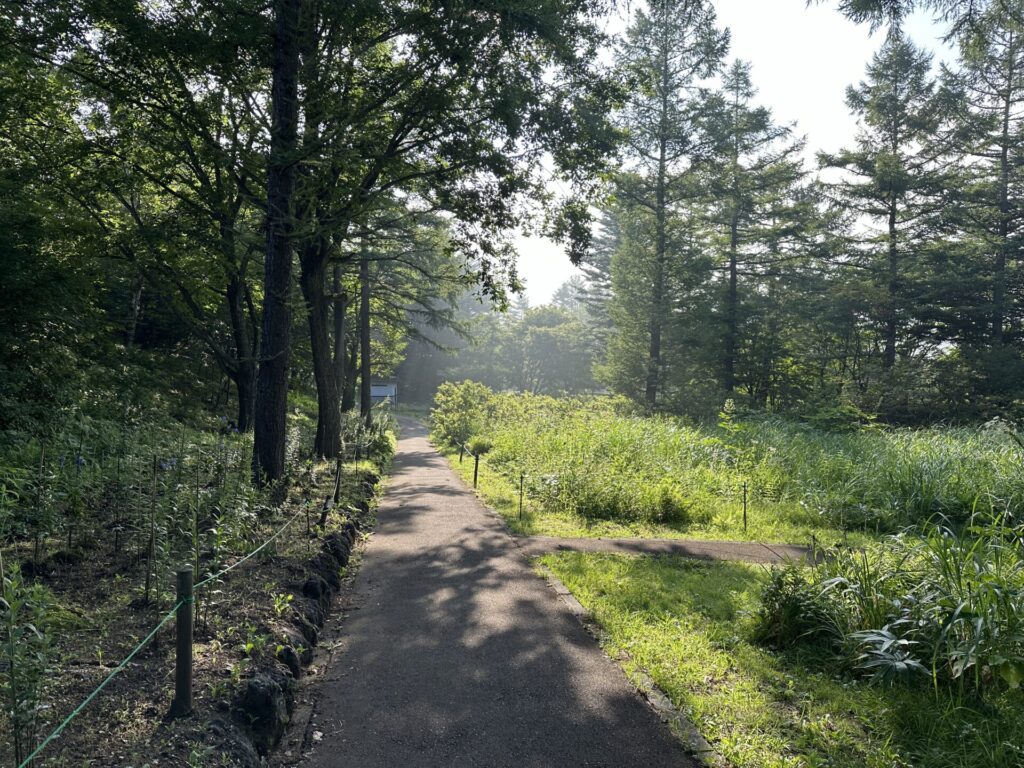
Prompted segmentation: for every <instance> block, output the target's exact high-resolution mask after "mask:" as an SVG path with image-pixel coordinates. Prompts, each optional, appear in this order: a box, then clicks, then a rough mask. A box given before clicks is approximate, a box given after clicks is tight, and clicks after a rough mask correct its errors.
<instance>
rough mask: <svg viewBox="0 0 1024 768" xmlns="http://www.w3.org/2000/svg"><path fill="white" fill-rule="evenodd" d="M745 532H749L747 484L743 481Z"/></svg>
mask: <svg viewBox="0 0 1024 768" xmlns="http://www.w3.org/2000/svg"><path fill="white" fill-rule="evenodd" d="M743 532H744V533H746V532H747V484H746V483H743Z"/></svg>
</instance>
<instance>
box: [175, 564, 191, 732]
mask: <svg viewBox="0 0 1024 768" xmlns="http://www.w3.org/2000/svg"><path fill="white" fill-rule="evenodd" d="M192 600H193V598H192V566H187V567H184V568H179V569H178V609H177V610H176V611H175V612H174V629H175V652H174V703H173V704H171V716H172V717H183V716H184V715H187V714H189V713H191V712H192Z"/></svg>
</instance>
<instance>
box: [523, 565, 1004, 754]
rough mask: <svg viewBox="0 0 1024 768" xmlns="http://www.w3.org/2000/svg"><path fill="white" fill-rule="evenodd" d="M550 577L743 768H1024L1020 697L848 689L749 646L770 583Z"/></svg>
mask: <svg viewBox="0 0 1024 768" xmlns="http://www.w3.org/2000/svg"><path fill="white" fill-rule="evenodd" d="M540 562H541V563H543V564H544V565H546V566H547V567H549V568H550V569H551V570H552V571H553V572H554V573H555V574H556V575H557V576H558V578H559V579H561V580H562V582H563V583H564V584H565V585H566V586H567V587H568V588H569V589H570V590H571V591H572V592H573V594H574V595H575V596H576V597H577V598H578V599H579V600H580V602H581V603H582V604H583V605H584V606H585V607H586V608H587V609H588V610H589V611H591V612H592V614H593V615H594V617H595V619H596V620H597V621H598V622H599V623H600V625H601V626H602V627H603V628H604V630H605V631H606V632H607V641H606V643H607V650H608V651H609V653H610V654H611V655H613V656H614V655H619V654H620V652H622V651H625V652H627V653H628V654H629V661H627V662H625V667H626V671H627V674H634V675H635V674H636V673H637V671H638V670H640V669H643V670H645V671H646V672H647V674H649V675H650V676H651V677H652V678H653V679H654V680H655V682H656V683H657V684H658V685H659V686H660V687H661V688H662V689H663V690H664V691H665V692H666V693H667V694H668V695H669V697H670V698H671V699H672V701H673V702H674V703H675V704H676V706H677V707H679V708H680V709H681V710H682V711H684V712H685V713H686V714H687V716H688V717H690V718H691V720H692V721H693V722H694V723H695V724H696V725H697V726H698V728H699V729H700V731H701V732H702V733H703V735H704V736H705V738H707V739H708V740H709V741H711V742H712V745H713V746H714V747H715V749H716V750H717V751H718V752H719V753H720V754H722V755H723V756H724V757H725V758H726V760H728V761H729V762H730V763H731V764H732V765H735V766H737V768H747V767H750V768H753V767H756V768H796V767H797V766H800V767H801V768H803V767H806V768H811V767H812V766H815V767H816V766H833V767H834V768H861V767H862V766H867V767H869V768H892V767H893V766H919V767H920V768H947V767H952V766H957V767H958V768H968V767H970V768H1008V767H1009V766H1016V765H1021V764H1024V762H1022V761H1024V706H1022V705H1024V696H1021V694H1020V692H1019V691H1017V692H1014V691H1003V692H1001V693H998V694H993V695H992V696H991V697H990V698H988V699H987V700H985V701H981V700H977V699H961V698H956V697H954V696H952V695H951V694H948V693H943V692H940V693H935V692H933V691H932V690H931V689H930V688H929V687H928V686H927V685H925V686H923V687H920V688H914V689H910V688H906V687H899V686H898V687H894V688H886V687H880V686H874V685H869V684H867V683H866V682H864V681H860V680H856V679H855V678H853V677H852V676H851V675H850V673H848V672H847V671H846V670H844V669H843V668H842V667H841V666H839V665H836V664H835V663H834V660H833V659H832V658H831V657H829V656H827V655H825V654H824V653H823V652H820V651H811V650H806V649H805V650H803V651H798V650H791V651H787V652H778V653H777V652H773V651H771V650H768V649H766V648H763V647H761V646H759V645H758V644H756V643H755V642H753V640H752V639H751V636H752V629H753V618H752V614H753V612H754V611H755V610H756V608H757V605H758V598H759V594H760V590H761V588H762V585H763V583H764V580H765V575H766V571H765V570H764V569H763V568H762V567H760V566H750V565H744V564H740V563H704V562H696V561H688V560H683V559H679V558H665V557H662V558H649V557H640V558H632V557H624V556H619V555H596V554H584V553H572V552H565V553H558V554H552V555H547V556H545V557H543V558H541V559H540Z"/></svg>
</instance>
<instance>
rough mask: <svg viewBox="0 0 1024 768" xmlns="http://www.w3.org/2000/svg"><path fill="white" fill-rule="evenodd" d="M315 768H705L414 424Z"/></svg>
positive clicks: (367, 567) (370, 561) (324, 701)
mask: <svg viewBox="0 0 1024 768" xmlns="http://www.w3.org/2000/svg"><path fill="white" fill-rule="evenodd" d="M354 603H355V609H354V610H353V611H352V613H351V615H350V616H349V617H348V618H347V619H346V621H345V628H344V631H343V633H342V637H343V639H342V643H343V646H342V648H341V649H340V652H338V653H337V654H336V655H335V658H334V661H333V664H332V666H331V668H329V669H328V670H327V671H326V673H325V675H326V679H325V681H324V682H323V683H322V686H323V689H322V691H321V693H320V699H319V701H318V702H317V704H316V711H315V714H314V725H313V726H312V728H314V729H315V730H317V731H320V732H321V733H322V734H323V736H322V737H321V738H320V740H319V742H317V743H316V744H315V745H314V749H313V752H312V754H310V755H309V756H308V758H307V759H306V760H305V761H304V762H303V763H302V765H304V766H306V768H328V766H330V767H331V768H334V767H335V766H358V767H359V768H415V767H418V766H424V767H426V766H431V767H435V766H437V767H440V766H459V768H463V767H465V768H471V767H473V766H488V767H491V766H493V767H494V768H504V767H505V766H508V768H512V766H515V768H528V767H530V766H536V767H537V768H541V767H543V768H561V767H563V766H564V767H566V768H568V767H570V766H588V767H593V768H597V767H598V766H606V767H607V768H613V767H614V768H625V767H628V766H645V767H650V768H661V767H662V766H665V767H668V766H673V767H682V768H692V766H694V765H695V763H694V762H693V761H692V759H691V758H690V757H689V756H687V755H686V754H685V752H684V751H683V749H682V747H681V746H680V745H679V743H678V742H677V741H676V739H675V738H674V737H673V736H672V735H671V733H670V732H669V731H668V729H667V727H666V726H665V725H663V724H662V723H661V722H660V721H659V720H658V719H657V717H655V715H654V713H653V712H652V711H651V710H650V709H649V708H648V706H647V705H646V704H645V703H644V702H643V701H642V699H641V698H640V696H639V695H638V694H637V693H636V691H635V690H634V689H633V687H632V686H631V685H630V684H629V682H628V681H627V680H626V678H625V676H624V674H623V673H622V670H621V669H619V667H618V666H617V665H616V664H615V663H614V662H612V661H611V660H610V659H609V658H608V657H607V656H605V654H604V653H603V651H602V650H601V649H600V648H599V647H598V645H597V643H596V642H595V641H594V639H593V638H592V637H591V636H590V635H588V634H587V632H586V630H585V629H584V628H583V627H582V626H581V624H580V623H579V622H578V621H577V620H576V619H575V618H574V616H573V615H572V613H571V611H570V610H569V608H568V606H567V605H566V604H565V603H564V602H562V601H561V600H560V599H558V597H557V596H556V595H555V593H554V592H553V591H552V590H551V588H550V587H549V586H548V585H547V584H546V583H545V582H544V581H543V580H542V579H541V578H540V577H539V576H538V575H537V574H536V573H534V572H533V570H532V569H531V567H530V566H529V564H528V562H527V561H526V560H525V559H524V557H523V555H522V553H521V552H520V551H519V550H518V549H517V547H516V545H515V543H514V542H513V540H512V538H511V537H510V536H509V535H508V534H507V533H506V531H505V530H504V528H503V527H502V525H501V523H500V522H499V521H498V520H497V519H496V518H495V517H494V516H493V515H492V514H490V513H489V512H488V511H487V510H486V509H485V508H484V507H483V506H482V505H481V504H480V503H479V501H477V499H476V497H475V495H474V494H473V492H472V491H471V490H469V489H467V488H466V486H465V485H464V484H463V483H462V482H461V480H460V479H459V478H458V477H457V476H456V475H455V473H454V472H452V471H451V469H449V467H448V465H447V463H446V462H445V460H444V459H443V458H442V457H441V456H440V455H439V454H438V453H437V452H436V451H435V450H434V448H433V447H432V446H431V445H430V444H429V443H428V441H427V434H426V430H425V429H424V428H423V427H422V426H420V425H418V424H413V423H408V422H404V423H403V425H402V438H401V440H399V443H398V453H397V455H396V457H395V463H394V468H393V472H392V475H391V479H390V481H389V483H388V489H387V493H386V494H385V497H384V499H383V501H382V502H381V506H380V509H379V511H378V522H377V527H376V529H375V532H374V534H373V536H372V538H371V540H370V542H369V544H368V546H367V548H366V552H365V558H364V561H363V563H362V566H361V569H360V572H359V575H358V576H357V579H356V586H355V595H354Z"/></svg>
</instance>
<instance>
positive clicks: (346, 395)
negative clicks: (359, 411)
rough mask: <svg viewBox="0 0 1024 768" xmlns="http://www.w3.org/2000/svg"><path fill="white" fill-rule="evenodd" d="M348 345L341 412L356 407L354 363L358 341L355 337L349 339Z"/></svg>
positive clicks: (356, 356)
mask: <svg viewBox="0 0 1024 768" xmlns="http://www.w3.org/2000/svg"><path fill="white" fill-rule="evenodd" d="M348 345H349V353H348V366H347V367H346V369H345V370H346V371H348V375H347V376H346V377H345V388H344V389H343V390H342V395H341V412H342V413H348V412H349V411H351V410H352V409H353V408H355V407H356V363H357V362H358V360H359V341H358V339H355V338H353V339H349V340H348Z"/></svg>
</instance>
